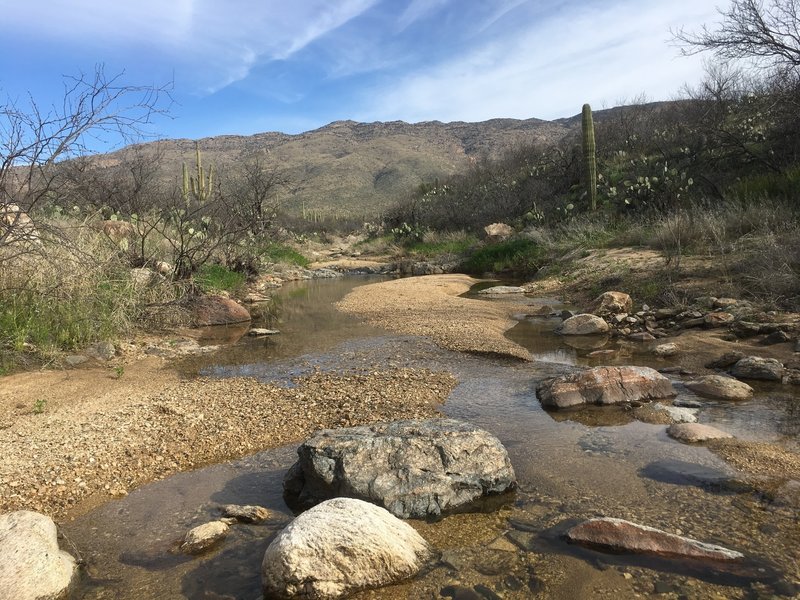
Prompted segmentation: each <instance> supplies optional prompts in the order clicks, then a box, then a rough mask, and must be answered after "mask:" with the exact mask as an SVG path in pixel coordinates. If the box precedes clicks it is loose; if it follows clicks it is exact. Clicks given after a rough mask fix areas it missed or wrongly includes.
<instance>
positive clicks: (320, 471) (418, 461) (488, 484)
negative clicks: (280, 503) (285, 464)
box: [284, 419, 516, 518]
mask: <svg viewBox="0 0 800 600" xmlns="http://www.w3.org/2000/svg"><path fill="white" fill-rule="evenodd" d="M297 454H298V456H299V460H298V461H297V462H296V463H295V464H294V466H292V468H291V469H290V470H289V472H288V473H287V475H286V478H285V479H284V492H285V495H286V498H287V500H289V501H290V502H297V503H299V504H300V505H303V506H307V505H310V504H314V503H315V502H319V501H321V500H325V499H327V498H332V497H336V496H348V497H354V498H361V499H364V500H368V501H370V502H374V503H375V504H378V505H380V506H383V507H385V508H386V509H388V510H389V511H390V512H391V513H392V514H394V515H396V516H398V517H402V518H409V517H415V518H422V517H427V516H430V515H439V514H442V513H446V512H449V511H453V510H456V509H460V510H464V509H469V508H470V507H473V506H475V505H476V504H478V503H480V502H481V501H483V500H484V497H486V496H489V495H496V494H500V493H503V492H506V491H509V490H511V489H513V488H514V487H515V485H516V479H515V475H514V469H513V468H512V466H511V461H510V460H509V458H508V454H507V452H506V449H505V448H504V447H503V445H502V444H501V443H500V442H499V441H498V440H497V438H495V437H494V436H493V435H491V434H490V433H488V432H486V431H484V430H482V429H479V428H478V427H475V426H474V425H470V424H469V423H464V422H462V421H457V420H454V419H430V420H423V421H419V420H411V421H395V422H393V423H381V424H376V425H370V426H363V427H351V428H347V429H333V430H324V431H320V432H318V433H316V434H315V435H314V436H313V437H312V438H311V439H309V440H308V441H306V442H305V443H303V444H302V445H301V446H300V447H299V448H298V450H297Z"/></svg>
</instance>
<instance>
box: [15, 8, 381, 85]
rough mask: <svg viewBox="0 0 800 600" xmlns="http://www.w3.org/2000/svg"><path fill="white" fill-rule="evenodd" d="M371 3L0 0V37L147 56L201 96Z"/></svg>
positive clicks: (290, 50) (308, 40) (310, 39)
mask: <svg viewBox="0 0 800 600" xmlns="http://www.w3.org/2000/svg"><path fill="white" fill-rule="evenodd" d="M377 1H378V0H340V1H337V2H330V1H328V0H294V1H293V2H284V1H282V0H263V1H259V2H251V1H248V0H174V1H171V2H164V1H163V0H136V1H135V2H111V1H103V0H50V1H48V2H45V1H44V0H28V1H27V2H17V1H13V0H0V9H2V10H3V13H4V14H3V20H2V23H0V35H2V34H3V30H4V29H5V30H8V31H10V30H20V29H21V30H23V31H25V32H26V33H27V34H28V36H29V38H30V39H33V40H37V39H38V40H42V39H44V40H46V41H48V42H62V43H63V42H66V43H69V44H70V45H71V46H72V47H84V48H88V49H90V50H94V51H96V52H97V54H99V55H100V56H106V55H108V54H109V53H111V52H113V51H118V52H119V53H121V54H122V53H126V52H131V51H134V52H135V51H137V50H139V51H140V52H150V53H153V54H156V55H159V56H160V59H161V60H162V61H163V62H164V63H167V64H171V65H173V66H175V67H176V69H177V70H178V74H179V78H180V79H181V80H183V81H187V82H188V83H189V84H190V85H191V86H192V88H193V89H194V91H196V92H204V93H208V92H213V91H216V90H219V89H220V88H222V87H225V86H227V85H229V84H230V83H232V82H234V81H237V80H240V79H242V78H244V77H246V76H247V75H248V74H249V72H250V70H251V69H252V68H253V66H255V65H257V64H259V63H260V62H263V61H269V60H280V59H286V58H288V57H290V56H292V55H293V54H294V53H296V52H298V51H300V50H302V49H303V48H304V47H306V46H307V45H308V44H310V43H312V42H313V41H314V40H316V39H318V38H320V37H321V36H324V35H326V34H327V33H329V32H330V31H332V30H335V29H336V28H338V27H340V26H341V25H343V24H344V23H346V22H348V21H349V20H351V19H353V18H355V17H357V16H358V15H360V14H362V13H363V12H364V11H366V10H368V9H369V8H370V7H371V6H373V5H374V4H375V3H376V2H377ZM133 58H134V59H136V58H137V57H136V56H134V57H133Z"/></svg>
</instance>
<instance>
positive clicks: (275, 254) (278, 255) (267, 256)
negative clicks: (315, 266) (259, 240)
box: [260, 243, 311, 267]
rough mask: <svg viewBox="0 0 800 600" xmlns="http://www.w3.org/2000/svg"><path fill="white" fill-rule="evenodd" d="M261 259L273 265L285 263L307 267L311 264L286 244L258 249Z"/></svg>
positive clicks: (270, 245) (272, 244) (274, 244)
mask: <svg viewBox="0 0 800 600" xmlns="http://www.w3.org/2000/svg"><path fill="white" fill-rule="evenodd" d="M260 253H261V257H262V259H264V260H266V261H268V262H273V263H285V264H290V265H297V266H298V267H307V266H308V265H310V264H311V261H310V260H308V259H307V258H306V257H305V256H303V255H302V254H300V253H299V252H298V251H297V250H295V249H294V248H292V247H291V246H287V245H286V244H278V243H271V244H267V245H265V246H262V247H261V248H260Z"/></svg>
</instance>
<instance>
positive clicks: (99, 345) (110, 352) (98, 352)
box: [86, 342, 117, 360]
mask: <svg viewBox="0 0 800 600" xmlns="http://www.w3.org/2000/svg"><path fill="white" fill-rule="evenodd" d="M86 353H87V354H88V355H89V356H91V357H92V358H96V359H98V360H111V359H112V358H114V357H115V356H116V355H117V349H116V348H115V347H114V344H112V343H111V342H96V343H94V344H92V345H91V346H89V347H88V348H87V349H86Z"/></svg>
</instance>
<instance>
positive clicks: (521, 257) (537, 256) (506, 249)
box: [461, 239, 547, 274]
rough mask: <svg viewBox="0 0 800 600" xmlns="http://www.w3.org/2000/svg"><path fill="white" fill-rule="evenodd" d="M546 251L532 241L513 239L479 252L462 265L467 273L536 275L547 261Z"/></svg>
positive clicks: (485, 247)
mask: <svg viewBox="0 0 800 600" xmlns="http://www.w3.org/2000/svg"><path fill="white" fill-rule="evenodd" d="M546 254H547V253H546V251H545V249H544V248H543V247H542V246H540V245H539V244H537V243H536V242H534V241H532V240H527V239H513V240H508V241H505V242H500V243H499V244H493V245H491V246H484V247H483V248H480V249H479V250H477V251H476V252H475V253H474V254H472V256H470V257H469V258H468V259H467V260H466V261H464V263H463V264H462V265H461V268H462V269H463V270H464V271H466V272H467V273H477V274H482V273H488V272H493V273H500V272H508V271H511V272H514V273H526V274H530V273H535V272H536V271H538V270H539V269H540V268H541V267H542V266H543V265H544V263H545V261H546Z"/></svg>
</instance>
